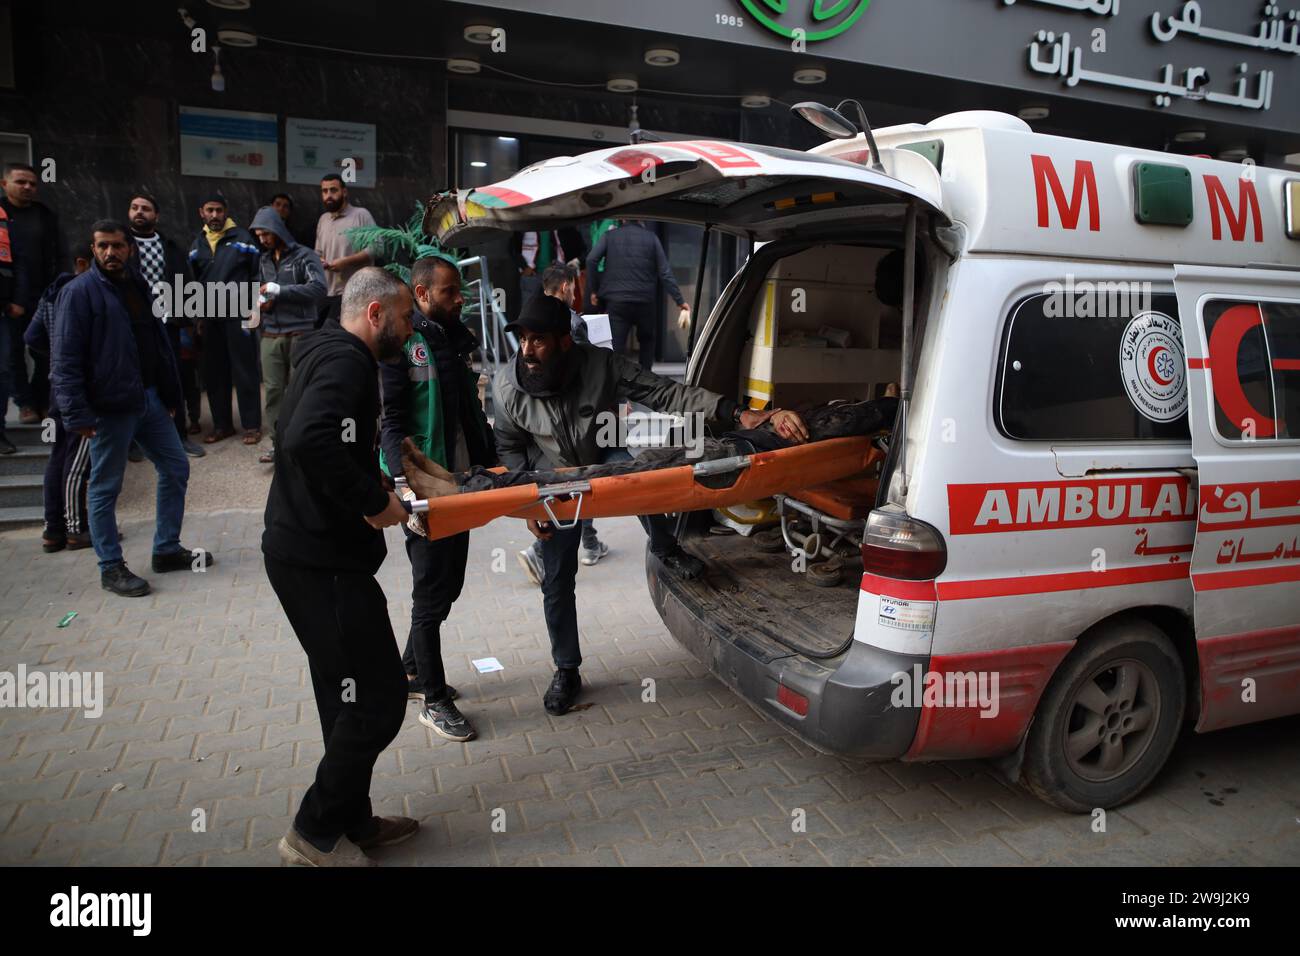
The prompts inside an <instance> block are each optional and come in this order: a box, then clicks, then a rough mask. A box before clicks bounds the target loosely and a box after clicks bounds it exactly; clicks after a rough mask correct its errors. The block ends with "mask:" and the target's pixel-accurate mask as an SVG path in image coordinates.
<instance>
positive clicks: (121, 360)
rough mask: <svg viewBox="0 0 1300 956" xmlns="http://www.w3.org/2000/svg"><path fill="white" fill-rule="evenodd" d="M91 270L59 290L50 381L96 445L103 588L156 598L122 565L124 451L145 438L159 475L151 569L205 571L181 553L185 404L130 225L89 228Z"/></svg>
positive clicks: (95, 535)
mask: <svg viewBox="0 0 1300 956" xmlns="http://www.w3.org/2000/svg"><path fill="white" fill-rule="evenodd" d="M91 252H92V254H93V255H94V257H95V263H94V265H93V266H92V267H91V268H90V269H89V270H87V271H86V272H84V273H82V274H81V275H79V276H78V277H77V278H75V279H73V280H72V281H71V282H69V283H68V284H67V286H65V287H64V289H63V291H62V292H60V293H59V298H58V301H57V304H56V306H55V310H56V313H57V314H56V316H55V320H54V325H53V327H52V328H51V329H50V361H51V379H52V381H53V385H54V394H55V397H56V399H57V402H58V407H59V411H60V413H61V414H62V416H63V424H64V427H66V428H67V429H68V431H70V432H75V433H76V434H78V435H81V436H82V437H84V438H89V439H90V441H91V444H90V459H91V466H90V489H89V492H88V494H87V498H88V502H89V508H88V510H89V512H90V537H91V540H92V542H93V544H94V547H95V554H96V555H97V556H98V558H99V571H100V584H101V585H102V586H103V588H104V590H106V591H112V592H113V593H114V594H120V595H122V596H123V597H141V596H143V595H145V594H148V593H149V582H147V581H145V580H144V578H141V577H138V576H137V575H135V574H132V573H131V571H130V569H128V568H127V566H126V562H125V561H123V560H122V545H121V542H120V541H119V540H118V534H117V496H118V494H119V493H120V492H121V490H122V475H123V473H124V472H125V471H126V454H127V449H128V448H129V447H130V445H131V442H132V440H134V441H137V442H139V444H140V446H141V447H142V448H143V449H144V451H145V454H146V455H148V456H149V460H150V461H152V462H153V464H154V468H155V469H157V471H158V506H157V508H158V512H157V519H156V526H155V530H154V539H153V569H154V571H155V572H156V573H160V574H161V573H163V572H166V571H187V570H190V569H193V570H199V569H200V566H201V567H203V568H206V567H208V566H209V565H211V564H212V556H211V555H209V554H208V553H207V552H204V551H197V552H194V553H193V554H191V552H190V551H189V550H187V549H186V548H183V547H181V542H180V535H181V522H182V520H183V519H184V516H185V488H186V485H187V484H188V482H189V478H190V463H189V459H188V458H186V457H185V452H184V451H183V450H182V449H181V442H180V436H179V435H177V433H176V425H175V423H174V422H173V421H172V413H173V412H174V410H175V409H176V407H177V405H178V404H179V403H180V402H181V401H182V397H181V383H180V374H179V372H178V371H177V368H176V356H175V354H174V353H173V352H172V348H171V343H170V342H169V341H168V339H167V332H166V330H165V329H164V328H163V324H162V322H161V321H160V320H159V318H158V317H157V316H156V315H155V314H154V309H153V299H152V295H151V293H150V291H149V287H148V286H147V285H145V283H144V280H143V279H141V278H140V277H139V276H138V275H136V274H135V273H134V272H133V271H131V270H129V269H128V268H127V262H128V260H129V259H130V256H131V243H130V241H129V240H128V238H127V230H126V227H125V226H123V225H122V224H121V223H120V222H116V221H114V220H111V219H101V220H100V221H99V222H96V223H95V224H94V225H93V226H91Z"/></svg>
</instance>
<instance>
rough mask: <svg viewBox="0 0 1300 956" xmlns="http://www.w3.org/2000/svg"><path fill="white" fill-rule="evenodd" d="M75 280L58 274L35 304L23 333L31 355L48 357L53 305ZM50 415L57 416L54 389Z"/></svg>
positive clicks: (69, 275)
mask: <svg viewBox="0 0 1300 956" xmlns="http://www.w3.org/2000/svg"><path fill="white" fill-rule="evenodd" d="M75 278H76V276H74V275H73V274H72V273H71V272H63V273H60V274H59V277H58V278H57V279H55V280H54V281H53V282H51V283H50V286H49V288H48V289H46V290H45V294H44V295H42V296H41V301H40V302H39V303H37V306H36V311H35V312H33V313H32V320H31V321H30V322H29V323H27V331H26V332H24V333H23V341H24V342H26V343H27V347H28V348H29V349H31V350H32V354H33V355H39V356H41V357H42V358H45V359H48V358H49V357H50V325H51V324H52V323H53V322H54V303H55V302H56V301H57V300H58V298H59V293H60V292H62V291H63V287H64V286H65V285H67V284H68V283H69V282H71V281H72V280H73V279H75ZM50 415H51V416H52V417H55V418H57V417H58V415H59V401H58V396H57V395H56V394H55V392H54V389H50Z"/></svg>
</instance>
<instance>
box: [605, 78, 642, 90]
mask: <svg viewBox="0 0 1300 956" xmlns="http://www.w3.org/2000/svg"><path fill="white" fill-rule="evenodd" d="M640 88H641V87H640V85H639V84H638V83H637V81H636V77H634V76H611V77H610V78H609V82H608V83H606V84H605V89H607V90H609V91H610V92H611V93H635V92H636V91H637V90H639V89H640Z"/></svg>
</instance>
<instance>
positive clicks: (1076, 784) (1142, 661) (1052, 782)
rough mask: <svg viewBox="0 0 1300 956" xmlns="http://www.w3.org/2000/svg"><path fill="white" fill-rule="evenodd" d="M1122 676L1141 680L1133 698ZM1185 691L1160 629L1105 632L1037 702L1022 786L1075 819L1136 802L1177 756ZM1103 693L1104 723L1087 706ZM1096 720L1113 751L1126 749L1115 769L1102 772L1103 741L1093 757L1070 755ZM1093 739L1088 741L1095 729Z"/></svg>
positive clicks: (1125, 626) (1145, 625) (1130, 625)
mask: <svg viewBox="0 0 1300 956" xmlns="http://www.w3.org/2000/svg"><path fill="white" fill-rule="evenodd" d="M1121 674H1127V676H1128V677H1129V678H1130V680H1132V679H1133V678H1137V680H1136V686H1135V689H1134V690H1133V691H1131V692H1126V691H1124V690H1123V689H1122V688H1121V687H1120V686H1119V684H1118V681H1119V679H1120V675H1121ZM1186 686H1187V685H1186V682H1185V680H1184V675H1183V665H1182V661H1181V659H1180V658H1179V656H1178V652H1177V651H1176V650H1175V649H1174V645H1173V642H1172V641H1170V640H1169V637H1168V636H1167V635H1166V634H1165V633H1164V632H1163V631H1161V630H1160V629H1159V628H1158V627H1156V626H1155V625H1154V624H1151V623H1150V622H1149V621H1144V620H1141V619H1138V618H1127V619H1124V620H1119V621H1113V622H1111V623H1108V624H1105V625H1102V626H1101V627H1100V628H1098V629H1097V630H1096V631H1095V632H1094V633H1092V634H1091V635H1089V636H1086V637H1085V638H1084V639H1082V640H1081V641H1080V643H1079V645H1078V646H1077V647H1075V649H1074V650H1073V651H1071V652H1070V654H1069V655H1068V656H1067V657H1066V658H1065V660H1064V661H1062V662H1061V665H1060V666H1059V667H1058V668H1057V669H1056V673H1055V674H1053V675H1052V679H1051V681H1050V682H1049V683H1048V685H1047V690H1046V691H1045V692H1044V693H1043V697H1042V699H1041V700H1040V701H1039V702H1038V710H1037V711H1036V714H1035V717H1034V723H1033V725H1032V726H1031V727H1030V728H1029V735H1028V739H1027V740H1026V742H1025V759H1024V764H1023V770H1022V775H1021V782H1022V783H1023V784H1024V786H1025V787H1026V788H1027V789H1028V790H1029V791H1030V792H1031V793H1033V794H1034V795H1035V796H1037V797H1038V798H1039V799H1041V800H1044V801H1046V802H1047V803H1050V804H1052V805H1053V806H1056V807H1060V808H1061V809H1062V810H1068V811H1070V812H1073V813H1089V812H1091V811H1092V810H1094V809H1096V808H1099V807H1100V808H1102V809H1110V808H1112V807H1117V806H1119V805H1121V804H1123V803H1126V802H1128V801H1129V800H1132V799H1133V798H1134V797H1136V796H1137V795H1138V794H1139V793H1141V792H1142V791H1143V790H1145V789H1146V788H1147V786H1148V785H1149V784H1150V783H1151V781H1152V780H1154V779H1155V778H1156V775H1157V774H1159V773H1160V770H1161V768H1162V767H1164V765H1165V762H1166V761H1167V760H1168V759H1169V755H1170V754H1171V753H1172V752H1173V749H1174V745H1175V744H1176V743H1177V741H1178V734H1179V731H1180V730H1181V729H1182V724H1183V712H1184V709H1185V707H1186V703H1187V690H1186ZM1099 692H1100V694H1102V695H1105V707H1104V708H1103V713H1104V715H1105V716H1104V717H1103V716H1102V715H1098V714H1096V712H1095V710H1094V709H1092V708H1085V707H1084V706H1083V704H1082V703H1081V698H1082V697H1083V696H1085V695H1088V696H1089V697H1091V698H1093V699H1094V706H1095V705H1096V704H1099V703H1101V699H1100V698H1099V697H1098V695H1099ZM1143 713H1145V714H1147V715H1148V716H1149V718H1150V720H1149V722H1148V723H1147V725H1146V727H1142V726H1140V723H1139V722H1140V720H1141V714H1143ZM1072 720H1073V723H1072ZM1094 721H1095V722H1097V723H1098V726H1097V728H1096V729H1097V732H1098V737H1099V738H1105V737H1106V736H1108V735H1109V737H1110V741H1111V742H1112V745H1113V742H1114V741H1116V740H1120V741H1123V742H1124V744H1125V746H1124V748H1123V750H1124V751H1125V752H1124V753H1123V757H1122V759H1121V760H1120V761H1119V766H1118V769H1116V770H1113V771H1112V770H1106V769H1103V768H1102V767H1101V766H1099V763H1100V760H1101V757H1100V756H1099V755H1100V747H1101V744H1100V740H1099V747H1098V749H1097V750H1096V751H1093V752H1092V754H1084V755H1081V756H1080V757H1079V758H1078V759H1076V761H1074V762H1072V761H1071V760H1070V758H1069V757H1068V756H1067V753H1066V737H1067V735H1069V734H1071V733H1073V734H1074V735H1075V737H1076V738H1077V737H1078V735H1079V734H1080V733H1082V732H1084V731H1085V729H1087V724H1088V723H1091V722H1094ZM1126 722H1128V723H1127V724H1126ZM1126 728H1128V729H1126ZM1087 733H1088V735H1089V737H1090V736H1091V729H1087ZM1134 751H1136V752H1134ZM1081 771H1083V772H1081ZM1108 774H1114V775H1112V776H1107V775H1108ZM1090 777H1091V778H1092V779H1090Z"/></svg>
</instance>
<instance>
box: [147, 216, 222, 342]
mask: <svg viewBox="0 0 1300 956" xmlns="http://www.w3.org/2000/svg"><path fill="white" fill-rule="evenodd" d="M157 236H158V238H160V239H161V240H162V244H163V275H162V280H161V281H163V282H166V283H167V284H168V285H169V286H171V287H172V289H173V302H174V301H175V294H174V293H175V286H176V283H177V282H178V281H179V282H180V283H181V294H182V298H181V302H184V301H185V300H184V298H183V296H184V286H185V283H186V282H193V281H194V270H193V269H192V268H191V267H190V257H189V254H188V253H187V252H186V250H184V249H182V248H181V244H180V243H179V242H177V241H176V240H175V239H169V238H168V237H167V236H164V235H163V234H162V233H161V232H159V233H157ZM205 241H206V240H205ZM128 265H129V266H130V267H131V269H132V270H133V271H134V272H135V273H136V274H137V275H140V251H139V248H138V247H137V246H136V245H135V244H134V243H132V245H131V259H130V261H129V262H128ZM178 276H179V279H178V278H177V277H178ZM173 311H176V312H179V313H180V314H179V315H169V316H167V317H166V318H164V319H163V324H164V325H166V326H167V331H168V334H169V335H171V337H172V338H173V339H174V338H176V336H177V335H178V334H179V333H178V331H177V330H178V329H179V328H180V327H181V326H183V325H193V324H194V321H193V319H190V318H187V317H186V316H185V311H184V310H183V309H179V308H178V309H174V310H173Z"/></svg>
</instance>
